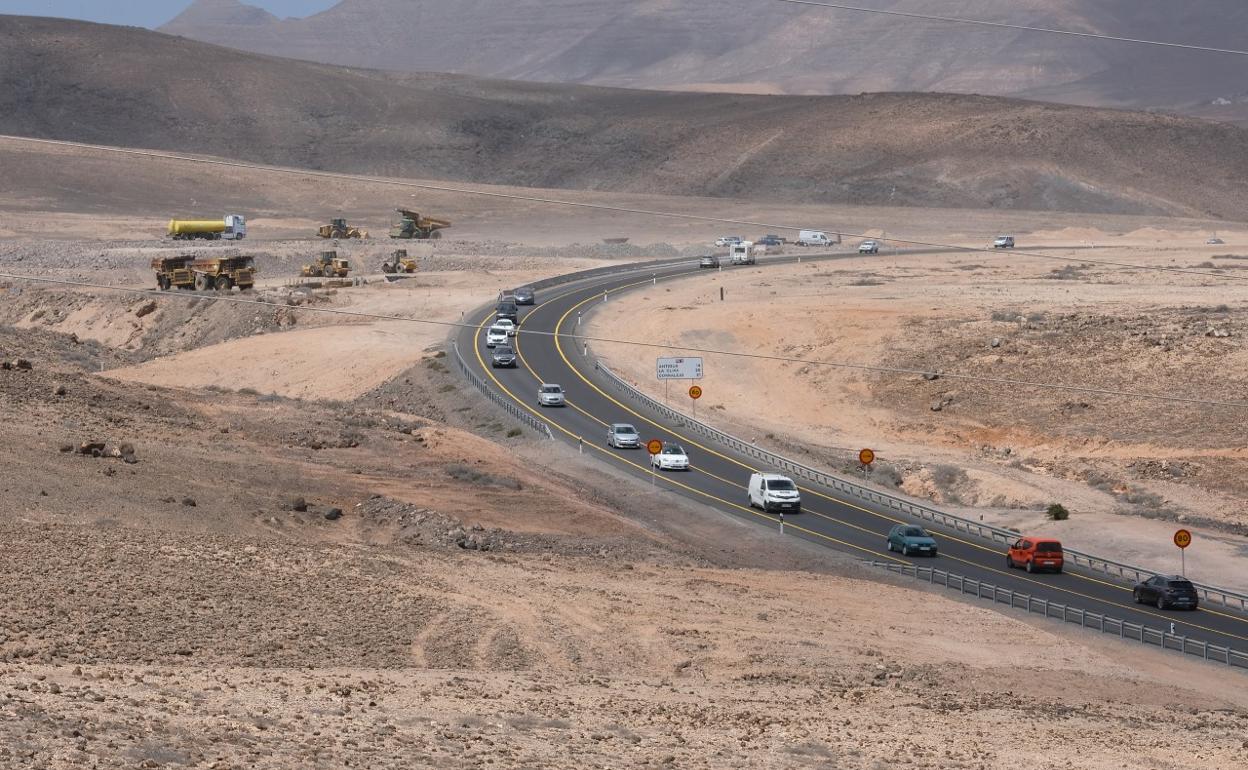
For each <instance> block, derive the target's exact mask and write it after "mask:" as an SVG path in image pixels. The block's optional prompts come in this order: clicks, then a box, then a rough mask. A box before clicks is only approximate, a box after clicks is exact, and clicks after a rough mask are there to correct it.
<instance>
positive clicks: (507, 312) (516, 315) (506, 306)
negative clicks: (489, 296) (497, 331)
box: [494, 299, 520, 323]
mask: <svg viewBox="0 0 1248 770" xmlns="http://www.w3.org/2000/svg"><path fill="white" fill-rule="evenodd" d="M494 312H495V313H497V314H498V317H499V318H506V319H508V320H509V321H511V322H512V323H519V322H520V308H518V307H516V303H515V300H512V299H505V300H503V301H502V302H500V303H498V307H496V308H494Z"/></svg>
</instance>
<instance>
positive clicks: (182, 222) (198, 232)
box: [169, 214, 247, 241]
mask: <svg viewBox="0 0 1248 770" xmlns="http://www.w3.org/2000/svg"><path fill="white" fill-rule="evenodd" d="M169 237H170V238H172V239H174V240H175V241H193V240H196V239H203V240H206V241H219V240H222V239H224V240H227V241H241V240H242V239H244V238H246V237H247V220H245V219H244V218H243V217H242V215H240V214H226V215H225V216H224V217H222V218H221V219H170V220H169Z"/></svg>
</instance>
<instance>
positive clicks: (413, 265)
mask: <svg viewBox="0 0 1248 770" xmlns="http://www.w3.org/2000/svg"><path fill="white" fill-rule="evenodd" d="M419 269H420V261H419V260H418V259H416V258H415V257H409V256H407V249H395V250H394V253H393V254H391V255H390V259H388V260H386V261H384V262H382V263H381V272H383V273H414V272H416V271H417V270H419Z"/></svg>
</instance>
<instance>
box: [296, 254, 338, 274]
mask: <svg viewBox="0 0 1248 770" xmlns="http://www.w3.org/2000/svg"><path fill="white" fill-rule="evenodd" d="M349 272H351V263H350V262H348V261H347V260H345V259H340V258H339V257H338V252H336V251H322V252H321V256H320V257H318V258H317V260H316V261H315V262H313V263H312V264H310V265H304V266H303V268H302V269H301V270H300V271H299V274H300V275H302V276H303V277H304V278H346V277H347V273H349Z"/></svg>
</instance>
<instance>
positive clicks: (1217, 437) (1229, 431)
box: [590, 228, 1248, 589]
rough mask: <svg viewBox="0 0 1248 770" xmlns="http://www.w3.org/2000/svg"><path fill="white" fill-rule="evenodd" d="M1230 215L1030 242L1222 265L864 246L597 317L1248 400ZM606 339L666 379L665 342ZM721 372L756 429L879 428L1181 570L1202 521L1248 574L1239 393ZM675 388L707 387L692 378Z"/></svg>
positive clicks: (715, 378)
mask: <svg viewBox="0 0 1248 770" xmlns="http://www.w3.org/2000/svg"><path fill="white" fill-rule="evenodd" d="M1221 235H1224V236H1225V237H1224V240H1225V241H1227V243H1226V244H1224V245H1217V246H1207V245H1203V239H1194V238H1192V234H1191V233H1189V232H1171V231H1166V230H1164V229H1160V228H1156V229H1148V230H1141V231H1136V232H1132V233H1126V234H1121V235H1118V234H1112V233H1107V232H1096V231H1090V230H1087V229H1083V228H1066V229H1059V230H1055V231H1052V232H1049V233H1044V234H1041V235H1039V236H1037V237H1035V238H1028V239H1027V240H1026V241H1024V242H1022V243H1021V244H1020V247H1024V248H1025V247H1031V248H1037V247H1040V246H1044V247H1045V248H1048V249H1050V251H1049V252H1048V253H1052V254H1055V255H1058V256H1062V257H1071V258H1074V259H1076V260H1077V259H1079V257H1080V256H1081V255H1083V254H1087V256H1088V258H1096V259H1108V260H1116V261H1123V262H1129V263H1142V264H1156V265H1167V266H1177V267H1191V268H1193V269H1197V270H1203V271H1207V272H1212V273H1213V275H1212V276H1208V277H1207V276H1183V275H1176V274H1158V273H1154V272H1144V271H1132V270H1120V269H1112V268H1103V267H1093V266H1089V265H1086V264H1083V265H1081V264H1080V263H1079V262H1074V263H1069V262H1052V263H1046V262H1045V261H1044V260H1038V259H1029V258H1025V257H1021V256H1018V255H1013V254H991V253H989V254H969V255H968V254H962V255H948V254H945V255H923V256H896V255H891V254H887V253H885V254H881V255H880V256H877V257H863V258H858V257H856V256H853V255H849V257H848V258H847V259H846V260H844V261H837V262H831V263H810V264H802V265H795V266H792V267H782V268H776V269H772V268H758V269H746V270H724V271H723V272H716V273H714V274H707V275H700V276H696V277H694V278H691V279H687V280H682V281H674V282H671V283H669V284H667V285H660V286H658V287H655V288H648V289H645V290H643V291H639V292H637V293H634V294H630V295H628V296H627V297H623V298H621V301H619V302H612V303H608V304H607V305H605V306H599V307H598V308H596V310H595V311H594V315H593V321H592V326H591V327H590V329H591V333H592V334H597V335H599V336H602V337H607V338H613V339H638V340H645V341H649V342H659V341H661V342H665V343H669V344H671V345H672V346H673V350H677V351H681V350H687V348H689V347H698V348H704V349H712V350H727V351H743V352H755V353H764V354H768V355H778V356H786V357H793V358H798V359H802V360H806V361H830V362H843V363H847V364H860V365H885V366H895V367H900V368H905V369H911V370H916V371H944V372H953V373H957V372H966V373H978V374H987V375H991V376H995V377H1006V378H1017V379H1023V380H1034V381H1048V382H1061V383H1067V384H1072V385H1087V386H1092V387H1105V388H1115V389H1122V390H1131V391H1151V392H1159V393H1176V394H1180V395H1184V396H1188V397H1196V398H1210V399H1218V400H1240V394H1242V393H1243V392H1244V391H1243V386H1244V384H1245V383H1244V382H1243V372H1244V371H1246V368H1245V364H1248V361H1246V360H1245V359H1244V357H1245V353H1244V351H1243V342H1242V336H1241V335H1242V332H1241V329H1242V324H1243V318H1244V315H1243V314H1244V312H1245V305H1244V304H1243V301H1242V298H1241V297H1240V296H1239V295H1240V293H1241V292H1240V286H1239V284H1240V283H1241V282H1242V281H1241V280H1240V272H1241V271H1240V269H1239V268H1240V263H1241V260H1239V259H1229V258H1226V257H1225V256H1223V255H1228V254H1230V255H1235V254H1237V253H1238V252H1243V253H1248V251H1246V250H1245V247H1248V238H1246V237H1245V236H1244V234H1242V233H1238V232H1228V233H1220V236H1221ZM1056 244H1063V245H1069V246H1072V247H1073V246H1082V245H1085V244H1087V245H1091V244H1095V245H1096V246H1097V247H1098V250H1097V251H1095V252H1087V251H1081V250H1075V249H1073V248H1063V249H1052V247H1053V246H1054V245H1056ZM1237 249H1238V252H1237ZM1201 266H1203V267H1201ZM721 287H722V288H723V289H724V290H725V295H726V300H725V301H723V302H720V301H719V291H720V289H721ZM677 319H679V320H677ZM673 329H679V331H678V332H675V331H673ZM1243 331H1244V332H1248V329H1244V330H1243ZM994 341H995V342H994ZM594 347H595V349H596V350H597V351H598V352H599V353H600V354H602V355H603V356H604V357H605V358H606V359H607V360H608V361H609V362H610V363H611V364H612V366H614V367H616V368H617V369H618V370H621V371H622V372H624V373H625V374H626V376H628V377H630V378H632V379H633V380H634V381H635V382H637V383H638V384H640V385H641V386H642V387H643V388H646V389H648V390H649V391H651V392H652V393H654V394H657V395H660V396H661V395H662V394H663V388H662V386H661V385H660V384H659V383H658V382H657V381H656V380H655V379H654V374H653V367H654V360H653V359H654V356H655V352H654V351H653V350H647V349H644V348H632V347H627V346H621V345H612V344H608V343H599V344H597V345H595V346H594ZM1194 372H1200V374H1199V376H1193V373H1194ZM701 384H702V385H703V387H704V388H705V391H706V395H705V397H704V398H703V399H702V400H701V401H700V402H699V406H698V411H699V415H701V416H703V417H706V418H708V419H710V420H711V421H712V422H716V423H721V424H723V425H725V426H727V427H729V428H731V429H732V430H733V431H734V432H736V433H738V434H740V435H744V436H746V437H747V438H756V439H758V440H759V441H761V442H762V443H765V444H770V445H772V446H774V447H777V448H779V449H781V450H783V451H786V452H790V453H792V454H795V455H797V456H799V457H802V456H805V457H807V458H808V459H809V460H810V461H813V462H816V463H818V464H822V465H828V464H829V463H830V464H831V465H833V466H834V467H838V468H841V469H843V470H846V471H852V470H855V469H856V461H854V459H853V458H854V457H856V455H857V450H858V449H859V448H861V447H863V446H870V447H872V448H874V449H875V450H876V451H877V454H878V456H879V457H880V458H881V461H882V462H881V464H880V466H881V467H880V468H879V469H878V470H877V473H876V476H875V479H876V481H877V482H879V483H883V484H885V485H888V486H893V487H899V488H900V489H901V490H902V491H905V492H907V493H910V494H913V495H917V496H920V497H926V498H928V499H932V500H935V501H937V502H939V503H941V504H942V505H944V506H945V507H948V508H952V509H955V510H962V511H964V512H965V513H967V514H968V515H971V516H974V517H979V516H982V517H984V518H985V520H988V521H992V522H994V523H998V524H1000V525H1002V526H1009V527H1014V528H1019V529H1024V530H1027V531H1032V532H1038V533H1047V534H1053V535H1060V536H1061V537H1063V539H1064V540H1065V541H1066V542H1068V543H1070V544H1071V545H1074V546H1077V547H1080V548H1084V549H1087V550H1092V551H1095V552H1098V553H1102V554H1105V555H1107V556H1111V557H1114V556H1117V557H1119V558H1121V559H1124V560H1127V561H1130V562H1133V563H1142V564H1145V565H1155V568H1156V569H1158V570H1167V571H1169V570H1173V571H1177V568H1178V563H1177V562H1178V554H1177V553H1176V552H1175V549H1174V547H1173V546H1172V545H1171V544H1170V535H1171V534H1172V532H1173V530H1174V528H1175V522H1176V521H1179V522H1184V523H1187V524H1189V525H1196V526H1197V527H1198V529H1199V532H1200V534H1199V535H1198V537H1197V542H1196V543H1195V544H1194V545H1193V547H1192V548H1191V549H1190V550H1189V552H1188V557H1189V558H1188V560H1187V567H1188V574H1189V575H1191V576H1193V577H1196V578H1199V579H1202V580H1208V581H1211V582H1215V583H1221V584H1226V585H1230V586H1238V587H1240V588H1241V589H1245V588H1248V583H1245V581H1244V578H1243V575H1244V574H1245V573H1244V570H1243V555H1244V554H1245V553H1248V539H1245V538H1244V537H1242V536H1241V535H1244V534H1248V519H1245V518H1244V517H1243V515H1242V510H1243V502H1244V499H1245V496H1248V488H1246V487H1244V485H1243V478H1245V476H1244V470H1245V468H1244V466H1243V455H1242V451H1241V447H1240V446H1239V444H1240V442H1239V440H1238V437H1237V435H1236V433H1237V431H1236V427H1235V426H1236V425H1238V421H1237V420H1235V419H1234V414H1235V412H1234V410H1230V411H1228V410H1227V408H1210V407H1193V406H1184V405H1175V404H1165V403H1154V402H1148V401H1144V400H1141V399H1132V398H1104V397H1096V396H1093V395H1090V394H1079V393H1069V392H1060V391H1059V392H1055V391H1044V390H1039V389H1034V388H1032V389H1028V388H1003V387H998V386H991V385H987V384H982V383H968V382H965V381H958V380H954V379H951V378H948V377H941V378H939V379H937V380H934V381H927V380H925V379H924V378H922V377H920V376H918V375H900V376H895V375H878V374H870V373H864V372H862V371H857V370H852V369H837V368H831V367H826V366H817V365H810V364H800V363H776V362H773V361H766V360H759V359H754V360H750V359H745V360H742V359H738V358H727V357H722V356H714V355H710V356H707V376H706V379H705V381H703V382H702V383H701ZM672 392H673V393H677V392H679V393H680V394H682V395H681V396H680V400H679V401H678V402H677V404H678V405H684V406H685V407H688V404H689V402H688V399H687V398H685V397H684V396H683V393H684V389H683V387H681V388H673V391H672ZM759 404H765V405H766V407H765V408H763V409H760V408H758V405H759ZM1051 502H1061V503H1063V504H1064V505H1066V506H1067V507H1068V508H1069V509H1071V510H1072V511H1073V515H1072V517H1071V519H1070V520H1068V521H1065V522H1049V521H1046V519H1045V518H1044V516H1043V515H1042V513H1041V512H1042V511H1043V509H1044V508H1045V507H1047V505H1048V504H1049V503H1051Z"/></svg>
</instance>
